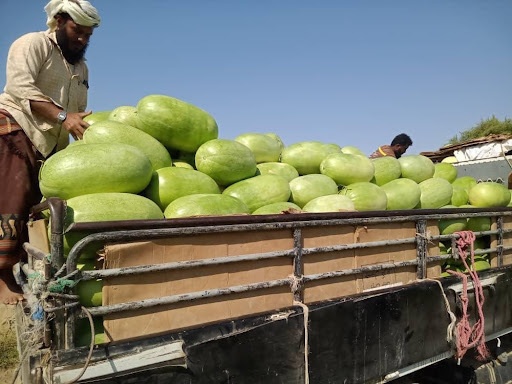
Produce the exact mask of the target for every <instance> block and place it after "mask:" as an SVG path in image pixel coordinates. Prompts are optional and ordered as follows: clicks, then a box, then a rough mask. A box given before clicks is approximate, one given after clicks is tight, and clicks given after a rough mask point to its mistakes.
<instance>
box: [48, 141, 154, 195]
mask: <svg viewBox="0 0 512 384" xmlns="http://www.w3.org/2000/svg"><path fill="white" fill-rule="evenodd" d="M152 173H153V168H152V165H151V161H150V160H149V159H148V157H147V156H146V155H145V154H144V153H143V152H142V151H141V150H140V149H138V148H136V147H134V146H132V145H128V144H122V143H108V144H107V143H101V144H82V145H75V146H71V147H69V148H66V149H64V150H62V151H59V152H57V153H55V154H54V155H52V156H50V157H49V158H48V159H47V160H46V161H45V162H44V164H43V166H42V168H41V171H40V173H39V186H40V188H41V192H42V194H43V195H44V196H45V197H59V198H61V199H69V198H72V197H75V196H80V195H86V194H89V193H100V192H129V193H139V192H141V191H142V190H143V189H144V188H146V186H147V185H148V184H149V181H150V180H151V174H152Z"/></svg>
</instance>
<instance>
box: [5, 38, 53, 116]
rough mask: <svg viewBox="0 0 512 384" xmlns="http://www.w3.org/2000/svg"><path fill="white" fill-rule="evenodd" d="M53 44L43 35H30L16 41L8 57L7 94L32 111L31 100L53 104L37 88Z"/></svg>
mask: <svg viewBox="0 0 512 384" xmlns="http://www.w3.org/2000/svg"><path fill="white" fill-rule="evenodd" d="M51 49H52V48H51V43H49V42H48V41H47V39H46V37H45V36H44V35H43V34H41V33H37V32H35V33H30V34H27V35H25V36H22V37H21V38H19V39H18V40H16V41H15V42H14V43H13V44H12V46H11V48H10V49H9V54H8V56H7V68H6V73H7V82H6V85H5V92H7V93H8V94H10V95H11V96H12V97H14V98H15V99H17V100H19V102H20V104H21V105H23V107H24V108H26V109H27V111H30V102H29V101H30V100H34V101H48V102H52V100H51V98H49V97H48V96H46V95H44V94H43V93H42V92H41V90H40V89H39V88H37V86H36V85H35V84H36V79H37V76H38V74H39V71H40V69H41V67H42V65H43V64H44V62H45V61H46V59H47V58H48V56H49V54H50V53H51Z"/></svg>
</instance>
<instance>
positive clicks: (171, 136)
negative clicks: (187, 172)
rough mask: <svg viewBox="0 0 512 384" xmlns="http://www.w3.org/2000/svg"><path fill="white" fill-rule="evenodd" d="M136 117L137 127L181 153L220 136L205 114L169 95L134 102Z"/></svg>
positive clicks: (146, 97)
mask: <svg viewBox="0 0 512 384" xmlns="http://www.w3.org/2000/svg"><path fill="white" fill-rule="evenodd" d="M137 117H138V121H137V128H139V129H141V130H143V131H144V132H147V133H149V134H150V135H151V136H153V137H154V138H156V139H158V140H159V141H160V142H161V143H162V144H163V145H165V146H166V147H167V148H172V149H176V150H180V151H187V152H195V151H196V150H197V149H198V148H199V147H200V146H201V144H203V143H206V142H207V141H208V140H212V139H216V138H217V137H218V134H219V130H218V127H217V122H216V121H215V119H214V118H213V117H212V116H211V115H210V114H209V113H208V112H206V111H204V110H202V109H200V108H198V107H196V106H195V105H192V104H189V103H187V102H185V101H182V100H179V99H176V98H174V97H170V96H165V95H148V96H145V97H143V98H142V99H140V100H139V102H138V103H137Z"/></svg>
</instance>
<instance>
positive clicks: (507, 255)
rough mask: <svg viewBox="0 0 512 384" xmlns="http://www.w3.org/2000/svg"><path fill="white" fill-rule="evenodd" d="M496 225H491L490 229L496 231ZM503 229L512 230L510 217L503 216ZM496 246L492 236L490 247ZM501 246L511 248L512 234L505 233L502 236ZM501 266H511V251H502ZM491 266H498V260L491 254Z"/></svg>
mask: <svg viewBox="0 0 512 384" xmlns="http://www.w3.org/2000/svg"><path fill="white" fill-rule="evenodd" d="M496 227H497V225H496V223H495V222H494V223H493V225H492V227H491V228H492V229H496ZM503 228H504V229H506V230H509V231H510V230H512V216H503ZM497 245H498V240H497V237H496V236H492V239H491V247H496V246H497ZM503 246H504V247H512V233H505V234H504V235H503ZM503 265H512V249H509V250H504V251H503ZM491 266H492V267H497V266H498V258H497V257H496V254H495V253H493V254H492V258H491Z"/></svg>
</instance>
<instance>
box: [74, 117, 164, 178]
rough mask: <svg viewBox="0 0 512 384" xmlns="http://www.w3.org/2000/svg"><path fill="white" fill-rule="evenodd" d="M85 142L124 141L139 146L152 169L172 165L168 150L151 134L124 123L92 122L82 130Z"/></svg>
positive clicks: (110, 121)
mask: <svg viewBox="0 0 512 384" xmlns="http://www.w3.org/2000/svg"><path fill="white" fill-rule="evenodd" d="M83 141H84V142H85V143H86V144H98V143H124V144H129V145H133V146H134V147H137V148H139V149H140V150H141V151H142V152H144V154H145V155H146V156H147V157H148V159H149V161H151V165H152V167H153V170H155V171H156V170H157V169H160V168H163V167H170V166H171V165H172V159H171V155H170V154H169V151H168V150H167V149H166V148H165V147H164V146H163V144H162V143H160V142H159V141H158V140H157V139H155V138H154V137H153V136H151V135H149V134H147V133H146V132H144V131H141V130H140V129H137V128H135V127H133V126H130V125H127V124H125V123H120V122H118V121H113V120H103V121H99V122H97V123H94V124H92V125H91V126H90V127H89V128H87V129H86V130H85V132H84V138H83Z"/></svg>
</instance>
